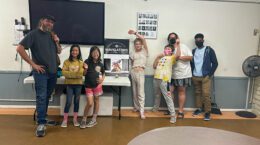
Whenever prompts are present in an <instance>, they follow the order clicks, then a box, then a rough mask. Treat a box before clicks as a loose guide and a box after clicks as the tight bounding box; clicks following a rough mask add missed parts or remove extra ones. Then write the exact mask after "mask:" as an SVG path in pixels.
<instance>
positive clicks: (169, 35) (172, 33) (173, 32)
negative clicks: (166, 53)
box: [167, 32, 179, 41]
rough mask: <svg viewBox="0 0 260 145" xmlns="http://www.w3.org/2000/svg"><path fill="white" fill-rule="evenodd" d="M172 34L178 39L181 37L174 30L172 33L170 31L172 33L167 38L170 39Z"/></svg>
mask: <svg viewBox="0 0 260 145" xmlns="http://www.w3.org/2000/svg"><path fill="white" fill-rule="evenodd" d="M172 34H174V35H175V36H176V39H178V38H179V36H178V34H176V33H175V32H172V33H170V34H169V35H168V37H167V40H168V41H169V40H170V36H171V35H172Z"/></svg>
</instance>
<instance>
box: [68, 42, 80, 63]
mask: <svg viewBox="0 0 260 145" xmlns="http://www.w3.org/2000/svg"><path fill="white" fill-rule="evenodd" d="M74 47H77V48H78V49H79V55H78V56H77V59H78V60H82V56H81V50H80V47H79V45H77V44H73V45H72V46H71V47H70V56H69V61H73V56H72V55H71V52H72V50H73V48H74Z"/></svg>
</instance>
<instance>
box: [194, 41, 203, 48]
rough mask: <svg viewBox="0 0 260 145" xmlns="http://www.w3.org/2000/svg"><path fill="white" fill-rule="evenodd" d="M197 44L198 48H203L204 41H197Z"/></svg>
mask: <svg viewBox="0 0 260 145" xmlns="http://www.w3.org/2000/svg"><path fill="white" fill-rule="evenodd" d="M195 44H196V45H197V46H198V48H201V47H202V46H203V42H201V41H195Z"/></svg>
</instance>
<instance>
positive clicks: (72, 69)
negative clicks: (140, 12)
mask: <svg viewBox="0 0 260 145" xmlns="http://www.w3.org/2000/svg"><path fill="white" fill-rule="evenodd" d="M54 23H55V18H54V17H53V16H50V15H46V16H43V17H42V18H41V19H40V20H39V26H38V28H37V29H35V30H33V31H31V32H30V33H28V34H27V35H26V36H25V37H24V39H23V40H22V41H21V42H20V44H19V45H18V46H17V52H18V53H19V54H20V55H21V57H22V58H23V59H24V60H25V61H26V62H27V63H29V64H30V65H31V67H32V70H33V71H32V75H33V78H34V80H35V90H36V111H37V124H38V126H37V128H36V131H35V134H36V136H38V137H43V136H45V133H46V124H48V123H49V122H50V120H48V119H47V111H48V105H49V96H50V95H51V93H52V92H53V90H54V88H55V85H56V81H57V75H56V73H57V67H58V65H59V64H58V62H59V61H58V60H59V58H58V55H57V54H60V53H61V51H62V49H61V47H60V44H59V38H58V36H57V35H56V34H53V33H52V32H53V26H54ZM128 34H130V35H136V36H137V38H136V39H135V40H134V51H133V53H132V54H131V55H130V59H131V64H132V65H131V70H130V74H131V80H132V89H133V103H134V111H136V112H137V111H139V112H140V117H141V119H145V113H144V104H145V91H144V90H145V89H144V83H145V73H144V70H145V67H146V61H147V58H148V56H149V54H148V47H147V43H146V40H145V39H144V37H143V36H142V35H140V34H139V33H137V32H135V31H134V30H129V31H128ZM168 42H169V44H167V45H166V46H165V47H164V52H162V53H161V54H159V55H158V56H157V57H156V59H155V60H154V63H153V68H154V69H155V74H154V90H155V100H154V107H153V109H152V111H158V109H159V105H160V100H161V99H160V98H161V94H162V95H163V96H164V98H165V100H166V103H167V107H168V110H169V114H170V115H171V118H170V122H171V123H175V122H176V117H178V118H184V110H183V107H184V103H185V98H186V91H185V89H186V87H188V86H190V85H191V80H193V83H194V86H195V96H196V98H197V101H196V105H197V107H198V109H197V110H196V111H195V112H194V113H193V114H194V115H198V114H200V113H202V112H203V111H204V112H205V120H209V119H210V108H211V107H210V105H211V104H210V81H211V77H212V75H213V74H214V72H215V70H216V68H217V65H218V62H217V59H216V55H215V52H214V50H213V49H212V48H210V47H208V46H207V47H206V46H204V45H203V42H204V36H203V34H197V35H196V36H195V43H196V45H197V47H196V48H195V49H194V50H193V51H192V52H191V51H190V50H189V48H187V47H186V46H185V45H183V44H181V43H180V39H179V37H178V35H177V34H176V33H170V34H169V36H168ZM29 48H30V50H31V53H32V59H31V58H30V57H29V56H28V54H27V53H26V51H25V50H26V49H29ZM190 62H191V65H190ZM104 72H105V71H104V65H103V64H102V61H101V53H100V49H99V48H98V47H97V46H93V47H91V49H90V52H89V56H88V58H87V59H86V60H85V61H84V62H83V60H82V55H81V50H80V46H79V45H72V46H71V48H70V53H69V58H68V59H66V60H65V61H64V63H63V67H62V74H63V75H64V76H65V84H66V87H67V89H66V91H67V96H66V104H65V108H64V117H63V121H62V123H61V127H67V126H68V122H69V121H68V116H69V114H68V113H69V110H70V106H71V103H72V99H73V98H74V99H73V102H74V108H73V125H74V126H79V127H80V128H86V127H93V126H95V125H96V124H97V115H98V111H99V96H100V95H102V93H103V90H102V82H103V81H104V78H105V73H104ZM83 76H85V81H84V82H83V79H82V78H83ZM83 84H84V85H83ZM82 86H84V87H85V93H86V96H87V104H86V106H85V110H84V115H83V117H82V120H81V122H80V123H79V122H78V111H79V101H80V94H81V90H82ZM175 88H176V89H177V91H178V96H179V112H178V114H177V115H176V114H175V108H174V103H173V91H174V90H175ZM92 106H93V108H94V109H93V115H92V119H91V120H90V121H87V117H88V114H89V110H90V108H91V107H92Z"/></svg>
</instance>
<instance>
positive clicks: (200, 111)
mask: <svg viewBox="0 0 260 145" xmlns="http://www.w3.org/2000/svg"><path fill="white" fill-rule="evenodd" d="M201 113H202V110H201V109H196V110H195V111H194V112H193V113H192V116H197V115H199V114H201Z"/></svg>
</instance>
